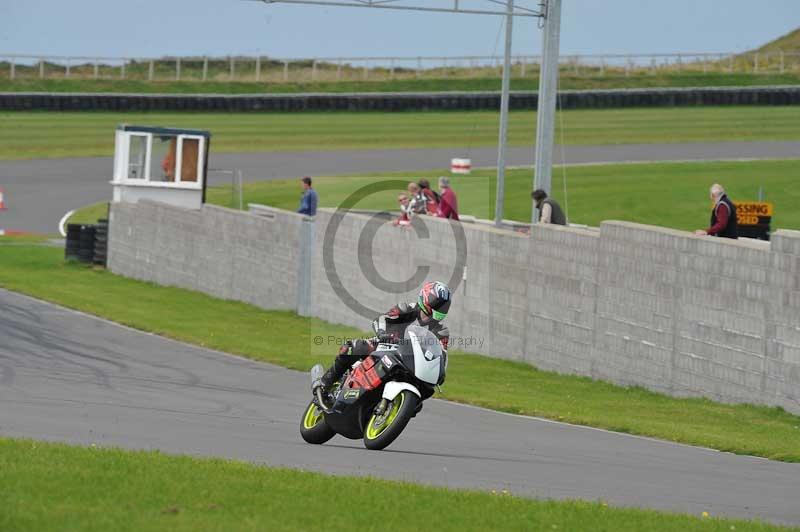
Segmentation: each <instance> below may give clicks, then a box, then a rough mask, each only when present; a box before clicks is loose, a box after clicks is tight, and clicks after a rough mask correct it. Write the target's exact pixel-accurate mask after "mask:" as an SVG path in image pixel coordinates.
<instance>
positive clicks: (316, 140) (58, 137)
mask: <svg viewBox="0 0 800 532" xmlns="http://www.w3.org/2000/svg"><path fill="white" fill-rule="evenodd" d="M509 116H510V118H509V137H508V138H509V145H511V146H530V145H531V144H532V142H533V139H534V138H535V137H536V132H535V128H536V113H535V112H533V111H514V112H511V113H510V115H509ZM498 121H499V115H498V113H497V112H494V111H471V112H455V111H452V112H402V113H380V112H358V113H356V112H353V113H349V112H335V113H334V112H329V113H324V112H319V113H316V112H312V113H238V114H230V113H160V112H159V113H142V112H138V113H133V112H132V113H105V112H70V113H56V112H28V111H18V112H17V111H14V112H3V113H0V159H32V158H52V157H89V156H109V155H111V154H112V153H113V148H114V135H113V132H114V129H115V128H116V126H117V124H119V123H122V122H127V123H132V124H142V125H154V126H159V125H160V126H174V127H185V128H197V129H207V130H210V131H211V133H212V135H213V138H212V143H211V149H212V150H213V152H215V153H220V152H261V151H292V150H297V151H303V150H311V151H320V150H325V151H334V150H346V149H378V148H387V149H389V148H435V147H441V148H453V155H454V156H458V155H467V154H468V153H469V150H470V149H471V148H472V147H477V146H494V145H496V143H497V131H498V127H499V122H498ZM556 124H557V128H558V131H557V132H556V137H555V138H556V139H558V141H559V143H561V144H567V145H569V144H640V143H669V142H718V141H754V140H797V139H800V106H787V107H777V106H770V107H755V106H746V107H744V106H740V107H679V108H659V109H604V110H568V111H563V112H561V113H559V117H558V119H557V120H556Z"/></svg>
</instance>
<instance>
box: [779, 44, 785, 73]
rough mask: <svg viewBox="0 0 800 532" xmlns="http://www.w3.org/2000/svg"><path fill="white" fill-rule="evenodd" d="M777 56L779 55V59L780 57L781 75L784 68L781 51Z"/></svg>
mask: <svg viewBox="0 0 800 532" xmlns="http://www.w3.org/2000/svg"><path fill="white" fill-rule="evenodd" d="M779 54H780V57H781V74H783V68H784V66H783V50H781V51H780V52H779Z"/></svg>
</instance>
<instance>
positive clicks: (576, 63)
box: [572, 55, 580, 76]
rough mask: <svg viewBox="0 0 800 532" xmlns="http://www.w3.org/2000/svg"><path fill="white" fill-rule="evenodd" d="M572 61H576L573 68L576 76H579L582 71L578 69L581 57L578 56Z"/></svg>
mask: <svg viewBox="0 0 800 532" xmlns="http://www.w3.org/2000/svg"><path fill="white" fill-rule="evenodd" d="M572 60H573V61H574V64H573V65H572V66H573V68H574V69H575V75H576V76H577V75H578V74H579V72H580V69H579V68H578V61H580V56H579V55H576V56H574V57H573V58H572Z"/></svg>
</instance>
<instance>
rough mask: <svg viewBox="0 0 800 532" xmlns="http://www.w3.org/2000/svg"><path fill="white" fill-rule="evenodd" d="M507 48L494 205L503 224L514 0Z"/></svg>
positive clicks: (496, 222) (508, 20) (497, 222)
mask: <svg viewBox="0 0 800 532" xmlns="http://www.w3.org/2000/svg"><path fill="white" fill-rule="evenodd" d="M506 13H508V15H507V16H506V50H505V55H504V57H503V85H502V89H501V95H500V138H499V140H498V143H497V194H496V198H495V205H494V225H496V226H497V227H500V226H501V225H503V205H504V204H505V190H506V141H507V140H508V100H509V93H510V90H511V32H512V30H513V27H514V0H507V5H506Z"/></svg>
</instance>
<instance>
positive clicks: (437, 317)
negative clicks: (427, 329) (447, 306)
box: [433, 310, 447, 321]
mask: <svg viewBox="0 0 800 532" xmlns="http://www.w3.org/2000/svg"><path fill="white" fill-rule="evenodd" d="M446 317H447V312H439V311H438V310H434V311H433V319H435V320H436V321H442V320H443V319H445V318H446Z"/></svg>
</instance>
